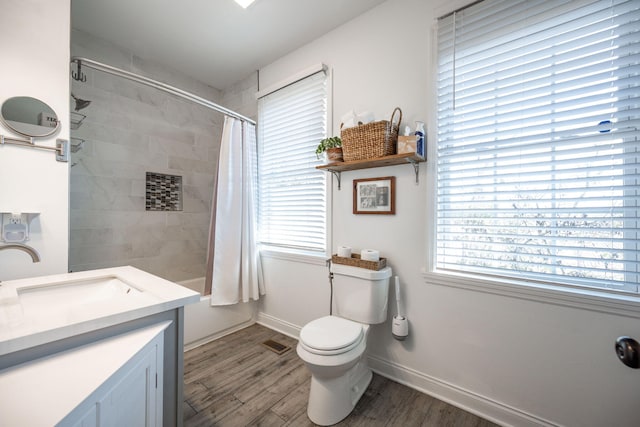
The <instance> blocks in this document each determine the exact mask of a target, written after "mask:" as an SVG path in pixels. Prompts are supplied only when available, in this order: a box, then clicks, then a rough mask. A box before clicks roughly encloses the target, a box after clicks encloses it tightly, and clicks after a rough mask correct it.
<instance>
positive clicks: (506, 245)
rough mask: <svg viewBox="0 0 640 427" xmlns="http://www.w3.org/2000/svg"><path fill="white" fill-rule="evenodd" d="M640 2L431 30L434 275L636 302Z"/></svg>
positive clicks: (447, 20)
mask: <svg viewBox="0 0 640 427" xmlns="http://www.w3.org/2000/svg"><path fill="white" fill-rule="evenodd" d="M639 104H640V2H639V1H637V0H631V1H624V0H606V1H581V0H574V1H559V0H546V1H534V0H524V1H516V0H504V1H499V0H484V1H482V2H480V3H477V4H474V5H472V6H470V7H468V8H466V9H464V10H462V11H461V12H457V13H454V14H453V15H450V16H447V17H444V18H441V19H440V20H439V22H438V145H437V150H438V163H437V180H438V182H437V225H436V227H437V245H436V263H435V264H436V268H437V269H442V270H454V271H463V272H471V273H480V274H486V275H492V276H499V277H509V278H519V279H526V280H536V281H543V282H550V283H556V284H568V285H577V286H595V287H599V288H611V289H617V290H623V291H630V292H638V287H639V286H638V285H639V281H638V277H639V262H638V261H639V255H638V254H639V250H638V249H639V248H638V238H639V237H640V236H639V235H638V234H639V233H638V230H639V227H640V224H639V217H638V215H639V210H640V208H639V206H638V198H639V194H638V190H639V182H638V178H639V176H638V174H639V162H640V153H639V145H640V142H639V137H640V131H639V128H640V105H639Z"/></svg>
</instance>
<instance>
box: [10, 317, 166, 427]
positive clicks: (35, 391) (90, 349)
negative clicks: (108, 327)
mask: <svg viewBox="0 0 640 427" xmlns="http://www.w3.org/2000/svg"><path fill="white" fill-rule="evenodd" d="M170 323H171V322H163V323H159V324H156V325H153V326H151V327H147V328H142V329H138V330H135V331H133V332H130V333H127V334H122V335H117V336H115V337H111V338H107V339H104V340H100V341H97V342H95V343H92V344H88V345H84V346H80V347H77V348H74V349H72V350H68V351H64V352H62V353H57V354H55V355H53V356H48V357H43V358H41V359H36V360H33V361H31V362H27V363H24V364H22V365H18V366H15V367H11V368H9V369H5V370H3V371H0V424H2V425H5V426H53V425H56V424H57V423H59V422H60V421H62V419H63V418H64V417H66V416H67V415H68V414H69V413H71V411H73V409H74V408H76V407H78V405H80V404H81V403H82V402H83V401H84V400H85V399H86V398H87V397H88V396H90V395H91V394H92V393H94V392H95V391H96V390H97V389H98V388H99V387H100V386H101V385H102V384H103V383H104V382H106V381H107V380H108V379H109V378H111V377H112V376H113V375H114V374H115V373H116V372H117V371H118V370H119V369H120V368H121V367H122V366H124V365H125V364H126V363H127V362H128V361H129V360H130V359H131V358H132V357H134V356H135V355H136V354H137V353H138V352H139V351H140V350H141V349H142V348H143V347H144V346H146V345H147V344H148V343H149V342H151V341H152V340H153V339H154V338H155V337H157V336H158V335H159V334H160V333H162V331H163V330H164V329H165V328H166V327H167V326H168V325H169V324H170ZM16 384H20V386H19V387H18V386H16Z"/></svg>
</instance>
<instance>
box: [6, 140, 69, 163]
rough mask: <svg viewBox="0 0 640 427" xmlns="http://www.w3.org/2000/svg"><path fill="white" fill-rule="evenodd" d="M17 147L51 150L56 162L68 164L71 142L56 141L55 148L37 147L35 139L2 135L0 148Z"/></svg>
mask: <svg viewBox="0 0 640 427" xmlns="http://www.w3.org/2000/svg"><path fill="white" fill-rule="evenodd" d="M5 144H7V145H17V146H20V147H27V148H38V149H40V150H50V151H55V153H56V160H57V161H59V162H68V161H69V141H67V140H66V139H56V146H55V147H48V146H46V145H36V144H35V142H33V139H32V138H30V139H20V138H12V137H7V136H4V135H0V146H1V145H5Z"/></svg>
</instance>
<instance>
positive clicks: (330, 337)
mask: <svg viewBox="0 0 640 427" xmlns="http://www.w3.org/2000/svg"><path fill="white" fill-rule="evenodd" d="M363 338H364V332H363V328H362V325H361V324H360V323H357V322H354V321H351V320H347V319H343V318H341V317H336V316H325V317H321V318H319V319H316V320H313V321H311V322H309V323H308V324H307V325H305V326H304V327H303V328H302V330H301V331H300V345H301V346H302V348H304V349H305V350H307V351H308V352H310V353H313V354H318V355H323V356H331V355H336V354H342V353H346V352H348V351H349V350H352V349H353V348H355V347H357V346H358V344H360V342H361V341H362V340H363Z"/></svg>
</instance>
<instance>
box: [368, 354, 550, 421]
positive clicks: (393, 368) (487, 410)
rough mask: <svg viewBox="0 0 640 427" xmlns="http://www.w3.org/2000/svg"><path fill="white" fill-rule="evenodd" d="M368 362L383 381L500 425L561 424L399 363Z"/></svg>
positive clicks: (378, 359)
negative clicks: (398, 384) (395, 383)
mask: <svg viewBox="0 0 640 427" xmlns="http://www.w3.org/2000/svg"><path fill="white" fill-rule="evenodd" d="M367 362H368V363H369V366H370V367H371V369H372V370H373V371H374V372H375V373H377V374H380V375H382V376H383V377H386V378H389V379H390V380H393V381H396V382H398V383H400V384H404V385H406V386H407V387H411V388H413V389H415V390H418V391H420V392H422V393H425V394H428V395H429V396H432V397H435V398H436V399H439V400H442V401H443V402H447V403H449V404H451V405H453V406H456V407H458V408H460V409H463V410H465V411H467V412H471V413H472V414H475V415H478V416H480V417H482V418H485V419H487V420H489V421H491V422H494V423H496V424H499V425H503V426H523V427H528V426H530V427H540V426H547V427H556V426H557V424H554V423H552V422H550V421H547V420H545V419H542V418H539V417H537V416H535V415H532V414H529V413H527V412H524V411H521V410H519V409H517V408H513V407H511V406H508V405H505V404H503V403H500V402H498V401H495V400H493V399H490V398H488V397H485V396H481V395H479V394H476V393H474V392H472V391H469V390H465V389H463V388H461V387H458V386H455V385H453V384H450V383H447V382H445V381H442V380H440V379H438V378H434V377H431V376H429V375H426V374H423V373H421V372H418V371H416V370H414V369H411V368H408V367H405V366H402V365H399V364H397V363H393V362H389V361H387V360H383V359H380V358H378V357H376V356H368V357H367Z"/></svg>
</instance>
